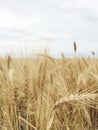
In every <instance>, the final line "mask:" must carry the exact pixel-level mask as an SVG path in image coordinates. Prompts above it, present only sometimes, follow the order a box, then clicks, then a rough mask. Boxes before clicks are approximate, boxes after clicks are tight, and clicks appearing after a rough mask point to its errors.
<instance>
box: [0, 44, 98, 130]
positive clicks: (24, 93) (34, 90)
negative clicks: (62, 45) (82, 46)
mask: <svg viewBox="0 0 98 130" xmlns="http://www.w3.org/2000/svg"><path fill="white" fill-rule="evenodd" d="M74 51H75V52H76V43H74ZM97 129H98V59H85V58H81V59H78V58H77V59H67V58H65V56H64V54H62V58H61V59H55V58H52V57H50V56H48V55H47V54H45V55H44V54H39V55H37V56H36V58H32V59H30V58H21V59H13V58H11V57H10V56H8V58H7V59H4V58H0V130H97Z"/></svg>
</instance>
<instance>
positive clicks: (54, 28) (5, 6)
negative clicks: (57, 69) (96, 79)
mask: <svg viewBox="0 0 98 130" xmlns="http://www.w3.org/2000/svg"><path fill="white" fill-rule="evenodd" d="M97 5H98V0H37V1H35V0H28V1H27V0H14V1H13V0H9V1H8V0H1V1H0V47H2V48H3V49H4V50H5V52H7V49H5V48H14V47H15V46H16V45H13V44H17V45H19V44H20V42H22V47H23V42H24V43H25V44H29V46H30V48H31V46H32V47H33V46H34V45H35V44H36V45H35V46H36V48H38V46H40V44H42V43H43V44H46V43H47V45H48V46H49V47H50V49H51V51H52V52H53V53H55V54H57V53H60V52H62V51H63V52H64V51H66V53H68V54H69V53H72V49H73V41H74V40H76V41H77V43H78V46H79V47H78V50H79V51H81V50H82V51H83V52H87V51H89V50H91V48H92V46H93V45H94V46H93V50H94V49H95V50H96V48H97V42H98V38H97V36H98V29H97V27H98V8H97ZM3 44H5V46H6V47H5V46H3ZM84 45H85V48H84ZM17 50H18V49H17ZM17 50H16V52H17Z"/></svg>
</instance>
